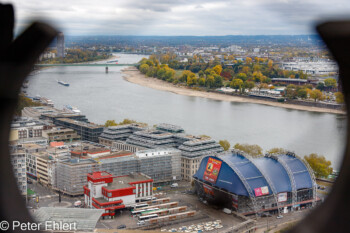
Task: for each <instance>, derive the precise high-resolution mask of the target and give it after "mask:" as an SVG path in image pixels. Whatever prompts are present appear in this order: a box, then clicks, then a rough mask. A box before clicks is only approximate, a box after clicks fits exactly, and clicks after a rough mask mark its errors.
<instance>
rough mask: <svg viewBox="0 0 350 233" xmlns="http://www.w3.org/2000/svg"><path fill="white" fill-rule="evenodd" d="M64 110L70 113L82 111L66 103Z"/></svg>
mask: <svg viewBox="0 0 350 233" xmlns="http://www.w3.org/2000/svg"><path fill="white" fill-rule="evenodd" d="M63 110H65V111H67V112H70V113H78V114H80V113H81V111H80V110H79V109H78V108H77V107H72V106H70V105H65V106H64V108H63Z"/></svg>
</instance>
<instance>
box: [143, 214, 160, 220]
mask: <svg viewBox="0 0 350 233" xmlns="http://www.w3.org/2000/svg"><path fill="white" fill-rule="evenodd" d="M151 218H158V215H157V214H151V215H146V216H140V217H139V221H144V220H148V219H151Z"/></svg>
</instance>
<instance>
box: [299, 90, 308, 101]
mask: <svg viewBox="0 0 350 233" xmlns="http://www.w3.org/2000/svg"><path fill="white" fill-rule="evenodd" d="M297 96H298V97H300V98H302V99H306V98H307V91H306V89H305V88H302V89H299V90H298V91H297Z"/></svg>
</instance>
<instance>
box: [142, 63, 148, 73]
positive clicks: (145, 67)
mask: <svg viewBox="0 0 350 233" xmlns="http://www.w3.org/2000/svg"><path fill="white" fill-rule="evenodd" d="M148 69H149V65H147V64H142V65H141V66H140V71H141V72H142V73H143V74H146V73H147V71H148Z"/></svg>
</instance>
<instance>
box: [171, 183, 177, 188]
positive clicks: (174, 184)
mask: <svg viewBox="0 0 350 233" xmlns="http://www.w3.org/2000/svg"><path fill="white" fill-rule="evenodd" d="M177 187H179V184H178V183H172V184H171V185H170V188H177Z"/></svg>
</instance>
